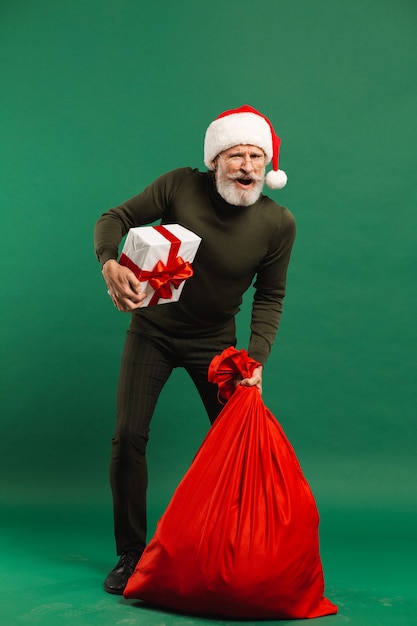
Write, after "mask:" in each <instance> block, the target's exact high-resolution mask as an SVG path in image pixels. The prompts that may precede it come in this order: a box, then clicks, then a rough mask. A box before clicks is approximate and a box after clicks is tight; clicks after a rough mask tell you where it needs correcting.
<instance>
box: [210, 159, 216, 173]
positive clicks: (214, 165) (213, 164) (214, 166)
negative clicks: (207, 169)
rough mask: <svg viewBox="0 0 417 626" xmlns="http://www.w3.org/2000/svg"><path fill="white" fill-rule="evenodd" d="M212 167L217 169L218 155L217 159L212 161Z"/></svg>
mask: <svg viewBox="0 0 417 626" xmlns="http://www.w3.org/2000/svg"><path fill="white" fill-rule="evenodd" d="M211 167H212V169H213V170H214V171H216V170H217V157H216V158H215V159H213V160H212V162H211Z"/></svg>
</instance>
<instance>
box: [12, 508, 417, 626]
mask: <svg viewBox="0 0 417 626" xmlns="http://www.w3.org/2000/svg"><path fill="white" fill-rule="evenodd" d="M0 513H1V518H0V519H1V522H0V524H1V529H0V532H1V535H0V550H1V565H0V589H1V591H0V607H1V611H0V623H1V624H2V625H3V624H4V626H15V625H18V624H19V625H20V624H22V625H23V624H42V625H45V626H61V624H62V625H65V624H76V625H77V626H92V625H95V624H97V625H100V626H107V625H109V626H110V625H112V626H116V625H123V626H127V625H130V624H131V625H133V624H138V625H146V626H174V625H175V626H189V625H192V624H219V625H220V624H222V625H225V626H226V625H227V624H231V623H232V621H230V620H220V619H219V620H212V619H202V618H197V617H190V616H184V615H174V614H171V613H168V612H164V611H156V610H152V609H149V608H146V607H144V606H141V605H140V603H139V602H136V601H126V600H124V599H122V598H120V597H117V596H110V595H108V594H106V593H105V592H104V591H103V588H102V582H103V579H104V577H105V575H106V574H107V572H108V570H109V569H111V567H113V565H114V553H113V545H112V537H111V532H112V531H111V521H110V519H109V517H110V515H109V510H108V509H107V507H88V506H86V505H83V507H82V508H80V509H78V510H77V509H76V508H75V507H71V509H70V508H68V509H66V508H65V507H63V506H60V505H56V506H55V507H53V506H48V507H45V506H44V507H39V506H38V507H34V506H31V507H30V506H28V507H18V506H9V507H2V509H0ZM321 513H322V526H321V544H322V546H321V550H322V559H323V565H324V570H325V577H326V583H327V589H326V595H327V596H328V597H329V598H330V599H331V600H332V601H334V602H336V603H337V604H338V606H339V613H338V615H336V616H331V617H326V618H319V619H316V620H312V623H314V625H315V626H316V625H317V626H322V625H326V626H340V625H342V624H349V626H382V625H384V626H396V625H398V626H400V625H401V626H412V625H415V624H417V599H416V589H417V576H416V563H417V554H416V536H415V529H414V522H413V516H412V514H406V513H404V512H401V511H390V512H389V513H387V512H386V511H385V512H381V511H366V510H362V511H359V510H356V511H350V512H347V511H340V510H339V511H336V510H331V509H329V510H325V511H323V510H322V512H321ZM233 623H236V622H233ZM245 623H246V624H256V623H261V622H253V621H251V622H245ZM262 623H263V624H267V623H268V624H270V623H277V622H269V621H268V622H262ZM279 623H280V624H294V625H295V624H300V623H306V621H304V620H303V621H298V620H296V621H281V622H279ZM307 623H308V622H307Z"/></svg>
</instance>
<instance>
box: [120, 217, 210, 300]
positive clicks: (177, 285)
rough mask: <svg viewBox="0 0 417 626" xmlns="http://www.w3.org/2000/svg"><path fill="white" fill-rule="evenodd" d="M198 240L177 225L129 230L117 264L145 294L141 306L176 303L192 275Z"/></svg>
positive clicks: (191, 233)
mask: <svg viewBox="0 0 417 626" xmlns="http://www.w3.org/2000/svg"><path fill="white" fill-rule="evenodd" d="M200 242H201V237H198V236H197V235H196V234H194V233H193V232H191V231H190V230H188V229H187V228H184V227H183V226H180V224H165V225H164V226H140V227H138V228H131V229H130V230H129V232H128V235H127V237H126V241H125V243H124V246H123V250H122V254H121V256H120V259H119V263H120V264H121V265H124V266H125V267H128V268H129V269H130V270H131V271H132V272H133V273H134V274H135V276H136V278H137V279H138V280H139V281H140V282H141V283H142V284H141V287H142V291H144V292H146V293H147V297H146V299H145V300H144V301H143V303H142V306H152V305H154V304H166V303H169V302H176V301H177V300H178V299H179V297H180V295H181V292H182V290H183V288H184V285H185V281H186V280H188V279H189V278H190V277H191V276H192V275H193V268H192V262H193V261H194V257H195V255H196V253H197V250H198V246H199V245H200Z"/></svg>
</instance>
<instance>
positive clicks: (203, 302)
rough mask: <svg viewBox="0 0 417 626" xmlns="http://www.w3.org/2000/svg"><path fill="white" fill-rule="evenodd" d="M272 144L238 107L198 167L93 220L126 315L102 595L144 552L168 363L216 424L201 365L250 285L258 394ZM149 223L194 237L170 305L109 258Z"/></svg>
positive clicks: (273, 259)
mask: <svg viewBox="0 0 417 626" xmlns="http://www.w3.org/2000/svg"><path fill="white" fill-rule="evenodd" d="M279 148H280V139H279V137H278V136H277V135H276V134H275V131H274V129H273V127H272V124H271V123H270V121H269V120H268V119H267V118H266V117H265V116H263V115H262V114H261V113H259V111H257V110H256V109H253V108H252V107H250V106H248V105H244V106H242V107H240V108H238V109H232V110H229V111H225V112H224V113H222V114H221V115H219V116H218V117H217V118H216V119H215V120H214V121H213V122H212V123H211V124H210V125H209V127H208V129H207V131H206V135H205V141H204V163H205V165H206V167H207V168H208V171H206V172H201V171H199V170H198V169H191V168H180V169H176V170H174V171H171V172H168V173H166V174H164V175H162V176H161V177H159V178H158V179H157V180H155V181H154V182H153V183H152V184H151V185H149V186H148V187H147V188H146V189H144V191H142V192H141V193H140V194H139V195H136V196H134V197H133V198H131V199H130V200H128V201H127V202H125V203H124V204H121V205H120V206H118V207H116V208H113V209H110V210H109V211H107V212H106V213H104V214H103V215H102V216H101V217H100V218H99V220H98V222H97V224H96V227H95V251H96V255H97V258H98V260H99V261H100V263H101V266H102V274H103V277H104V280H105V282H106V285H107V289H108V293H109V295H110V297H111V298H112V300H113V303H114V306H116V307H117V309H118V310H119V311H122V312H126V313H130V314H131V320H130V325H129V330H128V331H127V337H126V343H125V347H124V351H123V356H122V363H121V370H120V377H119V385H118V392H117V419H116V427H115V432H114V437H113V440H112V456H111V466H110V482H111V488H112V494H113V511H114V532H115V540H116V551H117V555H119V556H120V559H119V562H118V563H117V565H116V567H115V568H114V569H113V570H112V571H111V572H110V574H109V575H108V576H107V578H106V580H105V583H104V586H105V589H106V591H108V592H109V593H115V594H122V593H123V590H124V588H125V586H126V583H127V580H128V578H129V577H130V576H131V574H132V573H133V571H134V568H135V566H136V564H137V562H138V560H139V558H140V555H141V554H142V552H143V550H144V548H145V545H146V490H147V465H146V447H147V443H148V436H149V427H150V422H151V418H152V415H153V412H154V409H155V405H156V402H157V400H158V397H159V395H160V393H161V391H162V389H163V387H164V385H165V383H166V381H167V380H168V378H169V376H170V374H171V372H172V370H173V368H176V367H182V368H184V369H185V370H186V371H187V372H188V374H189V375H190V377H191V379H192V380H193V382H194V384H195V386H196V388H197V390H198V392H199V394H200V397H201V400H202V402H203V405H204V407H205V410H206V412H207V415H208V417H209V419H210V422H211V423H213V422H214V420H215V419H216V417H217V415H218V414H219V412H220V410H221V408H222V405H221V404H220V403H219V400H218V396H217V387H216V386H215V385H213V384H212V383H209V382H208V378H207V374H208V366H209V364H210V362H211V360H212V359H213V357H214V356H215V355H217V354H220V353H221V352H222V351H223V350H224V349H225V348H227V347H229V346H235V345H236V343H237V338H236V325H235V316H236V314H237V313H238V311H239V308H240V306H241V303H242V298H243V294H244V293H245V292H246V291H247V290H248V288H249V287H250V286H251V285H252V284H253V286H254V289H255V291H254V295H253V303H252V315H251V322H250V328H251V334H250V340H249V346H248V354H249V356H250V357H252V358H253V359H255V360H256V361H258V362H259V363H260V364H261V365H260V366H259V367H258V368H256V369H255V370H254V372H253V375H252V377H251V378H246V379H243V380H241V381H238V383H239V384H242V385H246V386H252V385H255V386H257V387H258V388H259V390H260V392H261V390H262V368H263V366H264V365H265V363H266V361H267V358H268V356H269V354H270V351H271V348H272V345H273V343H274V340H275V336H276V333H277V330H278V325H279V321H280V318H281V313H282V304H283V298H284V296H285V287H286V276H287V269H288V264H289V260H290V255H291V250H292V246H293V243H294V238H295V220H294V217H293V215H292V214H291V213H290V211H289V210H288V209H286V208H284V207H282V206H280V205H278V204H277V203H276V202H274V201H273V200H272V199H270V198H268V197H267V196H265V195H263V194H262V190H263V185H264V182H266V184H267V185H268V186H269V187H270V188H273V189H280V188H282V187H283V186H284V185H285V184H286V180H287V177H286V175H285V173H284V172H283V171H282V170H279V168H278V157H279ZM271 161H272V170H271V171H270V172H268V174H266V176H265V169H266V166H267V165H268V163H270V162H271ZM156 220H160V222H161V224H174V223H175V224H180V225H182V226H184V227H185V228H187V229H189V230H191V231H193V232H194V233H195V234H196V235H198V236H199V237H201V240H202V241H201V244H200V247H199V248H198V251H197V254H196V257H195V259H194V262H193V271H194V273H193V276H192V277H191V278H190V279H188V280H187V281H186V283H185V286H184V288H183V291H182V293H181V297H180V299H179V301H177V302H172V303H168V304H166V303H165V304H163V305H156V306H148V307H142V308H141V305H142V301H143V300H144V298H145V297H146V294H144V293H143V292H142V290H141V284H140V282H139V281H138V279H137V278H136V276H135V274H134V273H133V272H132V271H131V270H130V269H128V268H127V267H125V266H122V265H120V264H119V263H118V261H117V259H118V254H119V245H120V242H121V240H122V238H123V236H124V235H125V234H126V233H127V232H128V230H129V229H130V228H134V227H137V226H144V225H149V224H152V223H154V222H155V221H156ZM176 410H178V409H177V408H173V411H172V413H173V419H175V411H176Z"/></svg>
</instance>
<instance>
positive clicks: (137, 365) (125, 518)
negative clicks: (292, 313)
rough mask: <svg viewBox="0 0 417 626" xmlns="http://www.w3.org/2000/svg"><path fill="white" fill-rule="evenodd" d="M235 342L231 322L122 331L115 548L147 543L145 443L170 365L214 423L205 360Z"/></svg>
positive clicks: (213, 389)
mask: <svg viewBox="0 0 417 626" xmlns="http://www.w3.org/2000/svg"><path fill="white" fill-rule="evenodd" d="M161 306H162V305H161ZM235 344H236V338H235V327H234V324H233V325H230V326H229V327H228V328H227V329H221V331H219V333H218V334H217V335H212V336H210V337H207V338H197V339H196V338H191V339H190V338H172V337H169V336H165V337H149V336H147V335H143V334H138V333H136V332H132V331H130V330H129V331H128V332H127V336H126V342H125V347H124V351H123V356H122V363H121V370H120V377H119V385H118V391H117V419H116V428H115V433H114V437H113V440H112V456H111V464H110V484H111V489H112V495H113V513H114V533H115V540H116V549H117V554H120V553H121V552H122V551H125V550H139V551H142V550H143V549H144V547H145V545H146V523H147V518H146V490H147V486H148V470H147V464H146V447H147V443H148V438H149V429H150V423H151V419H152V415H153V413H154V410H155V406H156V403H157V400H158V397H159V395H160V393H161V391H162V389H163V387H164V385H165V383H166V382H167V380H168V378H169V376H170V374H171V372H172V370H173V368H176V367H183V368H184V369H185V370H186V371H187V372H188V374H189V375H190V376H191V378H192V380H193V382H194V384H195V386H196V388H197V390H198V392H199V394H200V397H201V399H202V401H203V404H204V407H205V409H206V411H207V414H208V417H209V419H210V421H211V423H213V422H214V420H215V419H216V417H217V415H218V414H219V412H220V411H221V409H222V405H221V404H220V403H219V401H218V398H217V385H213V384H212V383H209V382H208V378H207V372H208V366H209V364H210V362H211V360H212V358H213V357H214V356H215V355H216V354H219V353H220V352H222V351H223V350H224V349H225V348H227V347H229V346H231V345H233V346H234V345H235ZM174 410H175V407H174ZM196 447H197V446H196Z"/></svg>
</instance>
